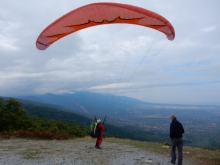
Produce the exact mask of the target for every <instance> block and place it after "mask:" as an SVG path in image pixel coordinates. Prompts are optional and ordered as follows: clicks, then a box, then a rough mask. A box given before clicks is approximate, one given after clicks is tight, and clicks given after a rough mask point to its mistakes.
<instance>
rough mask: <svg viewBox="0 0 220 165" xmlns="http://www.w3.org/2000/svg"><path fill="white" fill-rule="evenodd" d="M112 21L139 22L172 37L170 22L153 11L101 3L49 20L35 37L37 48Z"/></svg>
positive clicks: (125, 5) (137, 23)
mask: <svg viewBox="0 0 220 165" xmlns="http://www.w3.org/2000/svg"><path fill="white" fill-rule="evenodd" d="M113 23H127V24H136V25H141V26H145V27H148V28H152V29H155V30H158V31H160V32H162V33H164V34H165V35H166V36H167V38H168V39H169V40H173V39H174V38H175V32H174V28H173V26H172V25H171V24H170V22H169V21H168V20H167V19H166V18H164V17H163V16H161V15H159V14H157V13H155V12H152V11H150V10H147V9H144V8H140V7H136V6H132V5H128V4H119V3H109V2H102V3H93V4H88V5H85V6H82V7H80V8H77V9H75V10H72V11H71V12H69V13H67V14H65V15H63V16H62V17H60V18H59V19H57V20H56V21H54V22H53V23H51V24H50V25H49V26H48V27H46V28H45V29H44V30H43V31H42V32H41V34H40V35H39V37H38V38H37V41H36V47H37V48H38V49H39V50H45V49H47V48H48V47H49V46H50V45H51V44H53V43H54V42H55V41H57V40H59V39H60V38H62V37H64V36H67V35H69V34H71V33H73V32H76V31H78V30H81V29H84V28H87V27H91V26H96V25H103V24H113Z"/></svg>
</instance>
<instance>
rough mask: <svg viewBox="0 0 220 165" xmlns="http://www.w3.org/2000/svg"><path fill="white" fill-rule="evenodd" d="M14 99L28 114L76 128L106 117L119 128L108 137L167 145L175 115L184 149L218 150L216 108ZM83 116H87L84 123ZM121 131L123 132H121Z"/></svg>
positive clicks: (102, 98)
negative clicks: (68, 122)
mask: <svg viewBox="0 0 220 165" xmlns="http://www.w3.org/2000/svg"><path fill="white" fill-rule="evenodd" d="M15 98H18V99H20V100H22V103H25V104H24V109H27V110H28V111H29V112H30V113H31V114H36V115H39V114H40V115H41V116H45V117H49V118H53V117H55V118H57V117H58V119H62V120H71V121H75V122H77V123H79V124H86V125H88V124H89V123H90V122H91V119H94V115H96V117H97V118H101V119H102V120H103V119H104V116H105V115H107V120H106V124H107V125H111V124H113V125H115V126H119V127H121V128H119V127H112V126H108V127H109V132H110V133H111V134H114V133H115V134H116V135H119V136H123V137H129V138H132V139H139V140H141V139H142V140H144V139H145V140H146V139H151V140H152V139H155V140H157V141H169V136H168V134H169V124H170V116H171V115H176V116H177V118H178V120H179V121H181V122H182V124H183V126H184V128H185V131H186V133H185V134H184V142H185V144H186V145H190V146H196V147H208V148H210V147H213V148H220V137H219V134H220V127H219V126H220V107H219V106H201V105H177V104H176V105H174V104H172V105H171V104H156V103H147V102H143V101H140V100H137V99H133V98H129V97H124V96H115V95H110V94H98V93H90V92H76V93H74V94H63V95H55V94H45V95H35V96H23V97H15ZM27 100H29V101H27ZM42 107H44V108H42ZM57 109H58V110H57ZM61 111H62V112H61ZM64 111H65V113H64ZM72 112H74V113H75V114H78V115H75V114H72ZM82 116H87V119H83V118H82ZM116 128H117V129H116ZM123 129H126V131H122V130H123ZM116 130H117V131H116ZM128 132H129V133H128Z"/></svg>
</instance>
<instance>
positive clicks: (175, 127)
mask: <svg viewBox="0 0 220 165" xmlns="http://www.w3.org/2000/svg"><path fill="white" fill-rule="evenodd" d="M170 119H171V121H172V122H171V123H170V139H171V163H172V164H175V162H176V147H177V149H178V165H182V161H183V151H182V150H183V149H182V148H183V140H182V134H183V133H184V129H183V126H182V124H181V123H180V122H179V121H178V120H177V118H176V116H174V115H173V116H171V118H170Z"/></svg>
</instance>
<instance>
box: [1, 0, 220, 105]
mask: <svg viewBox="0 0 220 165" xmlns="http://www.w3.org/2000/svg"><path fill="white" fill-rule="evenodd" d="M94 2H98V1H93V0H80V1H73V0H65V1H60V0H47V1H42V0H38V1H30V0H19V1H15V0H0V96H19V95H39V94H45V93H54V94H63V93H73V92H74V91H78V90H84V91H91V92H104V93H112V94H116V95H125V96H129V97H133V98H137V99H140V100H143V101H147V102H155V103H179V104H210V105H213V104H218V105H220V30H219V28H220V21H219V20H220V10H219V7H220V1H218V0H209V1H207V0H199V1H196V0H194V1H185V0H179V1H174V0H166V1H161V0H118V1H112V2H118V3H127V4H132V5H135V6H139V7H143V8H146V9H148V10H151V11H154V12H156V13H158V14H160V15H162V16H164V17H165V18H166V19H167V20H169V21H170V23H171V24H172V25H173V27H174V29H175V32H176V37H175V39H174V40H173V41H169V40H167V38H166V36H165V35H164V34H162V33H160V32H157V31H155V30H152V29H148V28H144V27H141V26H134V25H109V26H108V25H103V26H96V27H92V28H88V29H84V30H81V31H78V32H76V33H74V34H71V35H69V36H68V37H65V38H63V39H61V40H59V41H57V42H56V43H54V44H53V45H51V46H50V47H49V48H48V49H47V50H45V51H40V50H38V49H37V48H36V46H35V42H36V39H37V37H38V36H39V34H40V33H41V31H42V30H43V29H44V28H45V27H46V26H48V25H49V24H50V23H52V22H53V21H54V20H56V19H57V18H59V17H60V16H62V15H64V14H66V13H67V12H69V11H71V10H73V9H76V8H78V7H80V6H83V5H86V4H89V3H94Z"/></svg>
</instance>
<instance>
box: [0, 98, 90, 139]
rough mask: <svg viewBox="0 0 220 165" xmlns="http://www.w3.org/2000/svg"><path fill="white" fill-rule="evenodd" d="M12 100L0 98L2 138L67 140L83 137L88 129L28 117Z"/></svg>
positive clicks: (71, 124) (0, 132)
mask: <svg viewBox="0 0 220 165" xmlns="http://www.w3.org/2000/svg"><path fill="white" fill-rule="evenodd" d="M21 106H22V104H21V102H19V101H17V100H16V99H14V98H9V99H7V100H3V99H2V98H0V135H1V136H3V137H9V136H16V137H31V138H41V139H69V138H72V137H84V136H86V135H88V133H89V129H88V127H86V126H80V125H78V124H75V123H73V122H64V121H60V120H54V119H48V118H45V117H39V116H34V115H30V114H28V113H27V111H26V110H25V109H22V108H21Z"/></svg>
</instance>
